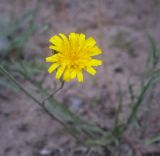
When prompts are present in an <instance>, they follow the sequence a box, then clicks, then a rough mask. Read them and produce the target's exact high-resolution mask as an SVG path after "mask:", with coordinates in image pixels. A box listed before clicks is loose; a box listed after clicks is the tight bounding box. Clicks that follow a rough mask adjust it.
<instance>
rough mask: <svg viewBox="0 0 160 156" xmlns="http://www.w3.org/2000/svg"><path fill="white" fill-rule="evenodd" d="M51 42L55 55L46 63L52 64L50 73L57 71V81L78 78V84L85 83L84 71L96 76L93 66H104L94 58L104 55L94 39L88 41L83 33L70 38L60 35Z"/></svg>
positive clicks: (71, 35)
mask: <svg viewBox="0 0 160 156" xmlns="http://www.w3.org/2000/svg"><path fill="white" fill-rule="evenodd" d="M49 41H50V42H51V43H52V45H51V46H50V47H49V48H50V49H52V50H54V51H55V53H54V54H53V55H52V56H49V57H47V58H46V62H50V63H52V65H51V66H50V67H49V69H48V72H49V73H52V72H53V71H54V70H57V72H56V75H55V77H56V78H57V79H60V78H62V79H63V80H64V81H68V82H69V81H71V80H72V79H75V78H77V79H78V82H83V80H84V78H83V70H86V71H87V72H88V73H90V74H91V75H95V74H96V70H95V69H94V68H93V66H100V65H101V64H102V61H101V60H97V59H95V58H92V57H93V56H96V55H99V54H101V53H102V51H101V49H100V48H99V47H98V46H97V45H96V41H95V40H94V39H93V38H92V37H90V38H88V39H86V37H85V35H84V34H82V33H81V34H77V33H70V34H69V36H68V37H67V36H66V35H64V34H59V35H55V36H53V37H51V38H50V40H49Z"/></svg>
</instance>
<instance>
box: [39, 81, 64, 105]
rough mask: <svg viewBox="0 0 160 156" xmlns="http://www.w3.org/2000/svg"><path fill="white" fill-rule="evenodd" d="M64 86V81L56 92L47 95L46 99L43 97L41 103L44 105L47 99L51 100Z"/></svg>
mask: <svg viewBox="0 0 160 156" xmlns="http://www.w3.org/2000/svg"><path fill="white" fill-rule="evenodd" d="M63 86H64V81H61V85H60V87H59V88H57V89H56V90H54V91H53V92H52V93H51V94H49V95H48V96H47V97H45V98H44V99H43V100H42V103H44V102H45V101H46V100H47V99H49V98H51V97H52V96H54V95H55V94H56V93H57V92H58V91H60V90H61V89H62V88H63Z"/></svg>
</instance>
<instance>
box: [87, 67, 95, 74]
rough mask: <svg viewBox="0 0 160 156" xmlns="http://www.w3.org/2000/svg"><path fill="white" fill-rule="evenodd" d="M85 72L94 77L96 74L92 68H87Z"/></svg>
mask: <svg viewBox="0 0 160 156" xmlns="http://www.w3.org/2000/svg"><path fill="white" fill-rule="evenodd" d="M86 71H87V72H88V73H90V74H91V75H95V74H96V70H95V69H94V68H92V67H87V68H86Z"/></svg>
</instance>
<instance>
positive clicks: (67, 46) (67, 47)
mask: <svg viewBox="0 0 160 156" xmlns="http://www.w3.org/2000/svg"><path fill="white" fill-rule="evenodd" d="M59 35H60V36H61V37H62V39H63V46H62V47H63V50H64V51H63V52H68V51H69V50H70V44H69V41H68V38H67V37H66V35H64V34H61V33H60V34H59Z"/></svg>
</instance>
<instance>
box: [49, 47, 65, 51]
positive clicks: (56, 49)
mask: <svg viewBox="0 0 160 156" xmlns="http://www.w3.org/2000/svg"><path fill="white" fill-rule="evenodd" d="M49 49H52V50H55V51H57V52H62V48H60V47H56V46H53V45H51V46H49Z"/></svg>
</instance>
